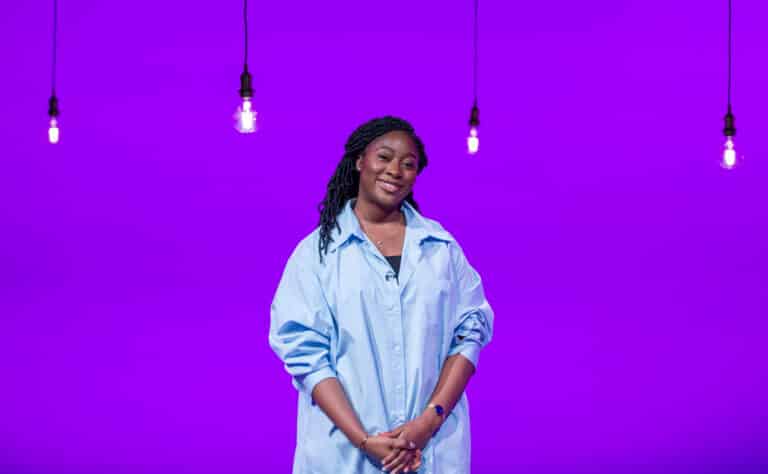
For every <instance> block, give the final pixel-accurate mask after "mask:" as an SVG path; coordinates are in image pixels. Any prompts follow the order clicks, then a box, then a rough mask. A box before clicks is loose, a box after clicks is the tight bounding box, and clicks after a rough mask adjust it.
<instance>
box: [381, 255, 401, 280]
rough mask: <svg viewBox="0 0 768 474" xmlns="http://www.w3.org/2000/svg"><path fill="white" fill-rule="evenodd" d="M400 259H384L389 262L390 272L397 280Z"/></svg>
mask: <svg viewBox="0 0 768 474" xmlns="http://www.w3.org/2000/svg"><path fill="white" fill-rule="evenodd" d="M400 257H401V255H390V256H388V257H384V258H386V259H387V261H388V262H389V265H390V266H391V267H392V270H394V271H395V278H397V277H398V276H399V275H398V274H399V273H400Z"/></svg>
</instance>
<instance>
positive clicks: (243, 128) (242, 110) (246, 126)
mask: <svg viewBox="0 0 768 474" xmlns="http://www.w3.org/2000/svg"><path fill="white" fill-rule="evenodd" d="M252 107H253V105H252V104H251V99H250V97H243V103H242V105H241V106H240V107H238V108H237V113H236V114H235V120H236V121H237V124H236V125H235V127H236V128H237V131H238V132H240V133H253V132H255V131H256V112H255V111H254V110H253V108H252Z"/></svg>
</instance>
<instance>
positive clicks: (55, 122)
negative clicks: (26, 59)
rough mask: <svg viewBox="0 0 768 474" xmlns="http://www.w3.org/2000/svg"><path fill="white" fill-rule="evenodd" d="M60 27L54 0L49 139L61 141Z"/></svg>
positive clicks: (57, 4) (55, 141)
mask: <svg viewBox="0 0 768 474" xmlns="http://www.w3.org/2000/svg"><path fill="white" fill-rule="evenodd" d="M58 29H59V2H58V0H53V47H52V53H53V54H52V55H51V59H52V60H51V97H50V98H49V99H48V118H49V119H48V141H49V142H50V143H52V144H56V143H59V119H58V117H59V99H58V98H56V51H57V45H56V39H57V36H58Z"/></svg>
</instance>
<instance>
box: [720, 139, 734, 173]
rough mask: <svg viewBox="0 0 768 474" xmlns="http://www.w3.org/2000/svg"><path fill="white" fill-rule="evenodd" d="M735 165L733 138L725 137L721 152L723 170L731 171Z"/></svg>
mask: <svg viewBox="0 0 768 474" xmlns="http://www.w3.org/2000/svg"><path fill="white" fill-rule="evenodd" d="M735 165H736V150H734V149H733V138H732V137H727V139H726V141H725V150H723V168H725V169H731V168H733V167H734V166H735Z"/></svg>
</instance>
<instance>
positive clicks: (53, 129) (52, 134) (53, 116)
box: [48, 95, 59, 144]
mask: <svg viewBox="0 0 768 474" xmlns="http://www.w3.org/2000/svg"><path fill="white" fill-rule="evenodd" d="M48 116H49V117H50V120H49V122H48V141H49V142H51V143H53V144H56V143H59V121H58V116H59V101H58V99H56V95H52V96H51V98H50V99H48Z"/></svg>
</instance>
